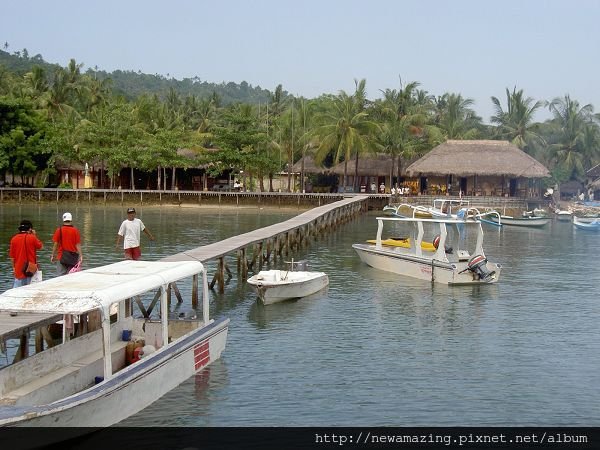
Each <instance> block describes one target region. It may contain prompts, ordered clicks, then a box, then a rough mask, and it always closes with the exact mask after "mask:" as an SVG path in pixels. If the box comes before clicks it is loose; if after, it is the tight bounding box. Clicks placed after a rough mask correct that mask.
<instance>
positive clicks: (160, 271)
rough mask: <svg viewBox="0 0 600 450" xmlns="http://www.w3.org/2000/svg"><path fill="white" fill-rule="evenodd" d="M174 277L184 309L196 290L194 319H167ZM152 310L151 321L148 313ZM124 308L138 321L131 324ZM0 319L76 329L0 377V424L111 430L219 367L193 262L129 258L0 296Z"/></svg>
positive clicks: (224, 325) (220, 326) (221, 334)
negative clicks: (185, 287)
mask: <svg viewBox="0 0 600 450" xmlns="http://www.w3.org/2000/svg"><path fill="white" fill-rule="evenodd" d="M184 279H191V287H190V290H191V300H192V306H195V303H196V302H197V301H198V290H199V289H198V282H199V281H200V282H201V289H200V293H201V296H202V308H201V310H200V311H199V312H198V314H199V315H201V316H202V317H201V318H199V319H198V318H196V317H195V315H194V316H193V318H190V319H174V320H171V319H170V318H169V306H168V298H169V297H170V292H171V291H173V292H175V294H176V296H177V297H178V298H179V299H180V300H181V301H182V299H181V292H180V290H179V289H178V288H177V285H176V283H178V282H181V283H182V284H183V283H184ZM146 296H149V297H146ZM144 301H146V303H144ZM157 302H158V303H159V304H160V318H157V317H156V314H155V315H154V316H153V315H152V310H153V309H154V307H155V305H156V304H157ZM134 304H137V305H138V308H139V310H140V312H141V317H135V318H134V317H133V315H132V312H133V305H134ZM0 311H6V312H10V313H11V315H15V316H17V317H19V318H20V317H22V316H26V315H27V314H29V313H36V314H51V315H57V317H65V316H70V315H75V316H76V317H78V318H79V321H78V322H79V323H78V325H79V326H80V327H82V328H80V329H79V330H78V333H77V334H76V335H75V336H74V338H73V339H69V333H65V332H64V331H63V341H62V343H59V344H58V345H53V346H50V347H49V348H47V349H45V350H42V351H39V352H37V353H35V354H34V355H32V356H30V357H27V358H25V359H22V360H19V361H16V362H13V363H12V364H10V365H8V366H6V367H4V368H2V369H1V370H0V426H53V427H56V426H65V427H104V426H109V425H112V424H114V423H117V422H120V421H122V420H124V419H126V418H127V417H129V416H131V415H132V414H135V413H137V412H138V411H140V410H142V409H144V408H146V407H148V406H149V405H151V404H152V403H153V402H155V401H156V400H158V399H159V398H160V397H161V396H162V395H164V394H165V393H167V392H169V391H170V390H171V389H173V388H174V387H176V386H177V385H179V384H180V383H182V382H183V381H185V380H186V379H188V378H189V377H190V376H192V375H194V374H195V373H196V372H198V371H200V370H202V369H203V368H204V367H206V366H208V365H209V364H211V363H212V362H214V361H215V360H217V359H219V357H220V355H221V353H222V351H223V350H224V349H225V345H226V341H227V331H228V324H229V319H218V320H213V319H210V318H209V294H208V283H207V276H206V272H205V269H204V266H203V265H202V264H201V263H200V262H198V261H183V262H162V261H161V262H148V261H131V260H129V261H121V262H118V263H115V264H110V265H107V266H102V267H97V268H94V269H88V270H84V271H81V272H77V273H73V274H69V275H65V276H62V277H56V278H52V279H49V280H46V281H42V282H40V283H35V284H30V285H28V286H23V287H19V288H15V289H9V290H8V291H6V292H4V293H3V294H2V295H0ZM94 315H96V316H97V317H98V318H99V320H98V323H97V325H98V329H94V327H93V321H92V320H91V317H92V316H94ZM84 324H85V327H89V328H88V329H85V327H83V325H84ZM130 339H135V342H134V341H133V340H130ZM136 345H137V349H135V348H134V347H135V346H136ZM132 350H133V352H132Z"/></svg>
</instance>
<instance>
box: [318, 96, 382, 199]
mask: <svg viewBox="0 0 600 450" xmlns="http://www.w3.org/2000/svg"><path fill="white" fill-rule="evenodd" d="M357 87H358V85H357ZM357 91H358V89H357ZM357 98H358V99H359V102H360V99H361V97H360V92H359V93H358V95H357V96H350V95H348V94H347V93H346V92H344V91H340V93H339V94H338V95H337V96H330V97H327V98H326V110H325V111H323V112H321V113H320V114H319V115H318V117H317V121H318V123H320V125H319V126H317V128H316V129H315V130H314V135H315V136H317V137H318V139H319V147H318V148H317V151H316V154H315V161H316V162H317V164H320V163H322V162H323V160H324V159H325V158H326V157H327V155H329V154H330V153H333V162H334V164H336V163H338V162H340V160H342V159H343V160H344V188H345V187H346V186H347V181H348V161H350V159H351V158H352V156H354V155H358V154H360V153H365V152H369V151H371V150H373V149H374V148H376V146H377V143H376V141H375V139H374V137H375V136H376V134H377V133H378V132H379V131H380V127H379V125H378V124H377V123H375V122H374V121H372V120H370V118H369V114H368V113H367V112H366V111H364V110H363V111H361V110H359V109H360V108H359V107H358V106H357V101H356V99H357ZM359 106H360V103H359ZM356 181H357V180H356V178H355V182H356Z"/></svg>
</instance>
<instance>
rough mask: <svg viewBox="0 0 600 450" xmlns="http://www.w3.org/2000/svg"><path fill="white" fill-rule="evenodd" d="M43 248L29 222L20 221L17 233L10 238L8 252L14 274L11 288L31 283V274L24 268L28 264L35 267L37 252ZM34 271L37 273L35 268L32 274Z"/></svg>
mask: <svg viewBox="0 0 600 450" xmlns="http://www.w3.org/2000/svg"><path fill="white" fill-rule="evenodd" d="M43 246H44V244H43V243H42V241H40V240H39V239H38V237H37V235H36V233H35V230H34V229H33V224H32V223H31V221H29V220H26V219H24V220H21V224H20V225H19V232H18V233H17V234H15V235H14V236H13V237H12V238H11V240H10V246H9V250H8V255H9V256H10V259H11V261H12V265H13V272H14V274H15V281H14V283H13V287H15V288H16V287H20V286H25V285H27V284H29V283H31V277H32V276H33V273H31V272H29V273H26V268H27V266H28V265H29V264H30V263H31V264H35V265H36V266H37V251H38V250H41V249H42V247H43ZM35 271H37V267H36V269H35V270H34V271H33V272H35Z"/></svg>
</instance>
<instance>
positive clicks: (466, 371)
mask: <svg viewBox="0 0 600 450" xmlns="http://www.w3.org/2000/svg"><path fill="white" fill-rule="evenodd" d="M64 210H65V208H63V207H62V206H61V207H60V208H56V207H54V206H49V207H47V208H46V209H44V208H41V209H40V208H38V207H29V209H27V208H25V209H24V207H22V208H21V207H19V208H17V207H15V208H14V209H9V210H7V208H6V206H1V205H0V211H2V217H1V219H0V220H1V223H2V233H4V235H3V236H2V239H4V242H5V243H7V242H8V237H10V235H11V234H12V232H13V230H16V226H17V224H18V221H19V220H20V219H21V218H22V217H21V214H27V215H28V217H29V218H30V219H32V220H33V221H34V223H35V224H36V228H38V230H42V233H44V232H45V233H46V236H47V238H46V239H49V237H50V236H51V232H52V231H53V229H54V227H55V226H56V224H57V221H58V220H59V218H60V215H61V214H62V212H64ZM69 210H71V212H73V214H74V215H76V217H75V218H76V219H77V217H79V215H80V214H81V218H80V219H77V220H80V221H81V222H80V223H79V224H78V226H80V227H81V228H82V229H84V230H85V229H87V228H86V227H88V226H89V227H90V228H89V230H90V231H89V233H91V234H89V235H87V233H88V231H86V232H85V233H86V237H85V239H86V240H87V245H89V247H88V252H89V253H90V254H91V255H90V256H91V257H92V258H96V259H95V260H94V262H99V263H100V262H101V263H105V262H109V261H111V260H119V259H120V258H121V252H115V251H114V240H115V234H116V230H117V229H118V224H119V223H120V222H121V220H123V209H122V208H102V207H91V208H80V209H75V208H71V209H69ZM88 211H89V213H90V214H91V216H92V217H93V220H90V223H89V225H88V223H87V222H85V221H87V218H86V216H85V214H86V212H88ZM377 214H378V212H373V213H369V214H367V215H365V216H363V217H361V218H359V219H357V220H355V221H351V222H349V223H347V224H344V225H343V226H342V227H340V228H338V229H336V230H334V231H333V232H331V233H329V234H327V235H322V236H319V237H318V239H316V240H315V241H314V242H313V243H312V244H311V245H309V246H308V247H306V248H303V249H302V250H299V251H297V252H291V253H290V254H289V255H288V256H283V257H282V258H280V259H279V260H278V261H277V263H274V264H272V267H273V268H282V266H283V263H282V261H284V260H289V259H290V258H291V257H294V259H307V260H309V262H310V264H311V269H312V270H320V271H324V272H326V273H327V274H328V275H329V280H330V285H329V289H328V291H326V292H324V293H323V294H322V296H320V297H318V298H314V299H310V300H309V301H306V300H307V299H301V300H298V301H292V302H283V303H280V304H275V305H270V306H268V307H263V306H261V305H259V304H257V302H256V294H254V292H253V291H252V290H251V289H250V287H249V286H247V284H246V283H245V280H240V281H241V282H238V279H237V278H238V275H237V273H236V270H235V261H233V260H232V261H231V265H230V267H231V268H232V271H233V278H232V280H230V281H229V283H228V284H227V285H226V288H225V292H224V293H223V294H220V293H218V292H216V291H211V293H210V296H211V299H210V305H211V316H213V317H229V318H230V319H231V322H230V330H229V338H228V342H227V348H226V349H225V351H224V353H223V355H222V359H221V360H219V361H217V362H216V363H215V364H213V365H211V366H210V368H209V369H210V372H209V374H208V378H202V377H201V378H197V377H196V378H191V379H190V380H188V381H186V382H185V383H183V384H182V385H181V386H179V387H178V388H176V389H174V390H173V391H171V392H170V393H169V394H167V395H166V396H165V397H163V398H162V399H160V400H159V401H158V402H157V403H156V404H155V405H154V406H153V407H151V408H147V409H146V410H144V411H142V412H140V413H139V414H138V415H136V416H134V417H132V418H131V419H128V420H127V421H125V423H123V425H189V426H336V425H337V426H343V425H347V426H356V425H365V426H386V425H389V426H394V425H396V426H398V425H401V426H418V425H423V426H426V425H438V426H456V425H472V426H503V425H508V426H511V425H512V426H527V425H537V426H555V425H571V426H576V425H588V426H590V425H594V424H595V423H597V422H599V421H600V392H599V391H598V389H596V388H597V385H598V382H599V380H598V375H597V374H598V373H600V344H599V343H600V328H599V327H598V323H599V322H600V308H599V307H598V301H597V298H598V297H599V294H600V292H599V286H600V271H598V270H597V266H598V263H599V262H600V259H599V258H600V256H599V255H600V240H599V239H598V238H597V236H596V235H593V236H592V235H590V234H589V233H587V234H584V233H578V232H576V231H575V230H573V227H572V225H571V224H570V223H567V224H563V223H557V222H553V223H551V224H550V225H549V226H547V227H545V229H540V230H527V229H524V230H521V229H518V228H515V227H503V228H502V229H498V228H496V227H486V229H485V230H484V233H485V238H484V239H485V242H484V249H485V253H486V256H487V257H488V258H489V259H490V260H493V261H497V262H499V263H501V264H502V265H503V272H502V278H501V279H500V282H499V283H498V284H497V285H485V286H483V285H482V286H455V287H446V286H442V285H439V284H434V285H432V284H431V283H428V282H426V281H421V280H415V279H412V278H407V277H401V276H398V275H394V274H391V273H386V272H382V271H377V270H374V269H372V268H370V267H368V266H366V265H364V264H362V263H361V262H360V259H359V258H358V256H357V255H356V253H355V252H354V250H353V249H352V247H351V246H352V244H353V243H356V242H364V241H365V240H366V239H372V238H373V237H374V236H375V234H376V231H377V223H376V221H375V220H374V217H375V216H376V215H377ZM97 218H98V220H96V219H97ZM142 220H144V222H145V223H146V224H147V225H148V226H149V227H150V229H151V230H152V231H153V233H154V234H156V235H157V237H158V241H157V243H156V245H155V247H154V248H148V249H144V252H146V253H145V255H147V257H148V259H152V258H158V257H160V256H161V255H167V254H172V253H174V252H177V251H183V250H185V249H187V248H191V247H193V246H195V245H202V244H205V243H211V242H214V241H215V240H219V239H222V238H225V237H229V236H231V235H233V234H235V233H238V232H244V231H249V229H251V228H252V227H257V226H258V225H259V224H260V226H266V225H268V224H270V223H274V222H277V221H279V220H282V219H281V217H280V216H278V215H277V214H276V215H274V216H268V215H267V214H266V213H264V212H261V213H258V212H257V213H255V214H244V213H241V212H237V211H235V212H230V213H221V212H215V213H214V215H212V214H210V213H208V212H207V211H206V210H203V211H196V210H190V209H187V210H186V209H178V208H170V207H165V208H163V210H161V209H157V208H144V209H143V219H142ZM36 222H39V225H38V223H36ZM46 222H47V223H46ZM44 230H45V231H44ZM242 230H243V231H242ZM45 242H46V241H45ZM47 257H49V254H47ZM2 263H3V264H6V261H5V260H2ZM214 267H215V266H214V265H210V266H209V273H211V274H213V273H214ZM3 268H4V267H3ZM249 275H250V274H249ZM0 280H1V281H2V284H3V285H4V286H6V285H7V284H8V282H9V281H10V275H8V276H7V275H6V271H5V270H3V271H2V273H0ZM209 280H210V278H209ZM172 307H173V311H174V312H175V313H177V312H179V311H180V310H179V309H177V305H175V304H174V305H172Z"/></svg>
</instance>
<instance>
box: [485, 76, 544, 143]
mask: <svg viewBox="0 0 600 450" xmlns="http://www.w3.org/2000/svg"><path fill="white" fill-rule="evenodd" d="M492 103H493V104H494V112H495V114H494V115H493V116H492V117H491V121H492V123H495V124H497V125H498V128H497V133H498V136H499V137H500V138H502V139H506V140H509V141H510V142H512V143H513V144H515V145H516V146H517V147H519V148H520V149H521V150H523V151H525V152H527V153H531V151H530V148H531V145H532V143H534V142H535V143H541V144H543V142H544V139H543V138H542V137H541V136H540V135H539V134H538V133H537V132H536V131H535V128H536V126H535V124H534V122H533V116H534V114H535V112H536V111H537V110H538V109H540V108H542V107H543V106H544V105H545V103H546V102H544V101H541V100H538V101H537V102H534V100H533V99H532V98H531V97H524V94H523V90H522V89H521V90H519V91H517V88H516V87H515V88H513V91H512V93H511V92H510V91H509V90H508V88H506V104H507V108H506V111H504V109H503V108H502V105H501V104H500V100H498V98H496V97H492ZM528 150H529V151H528Z"/></svg>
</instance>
